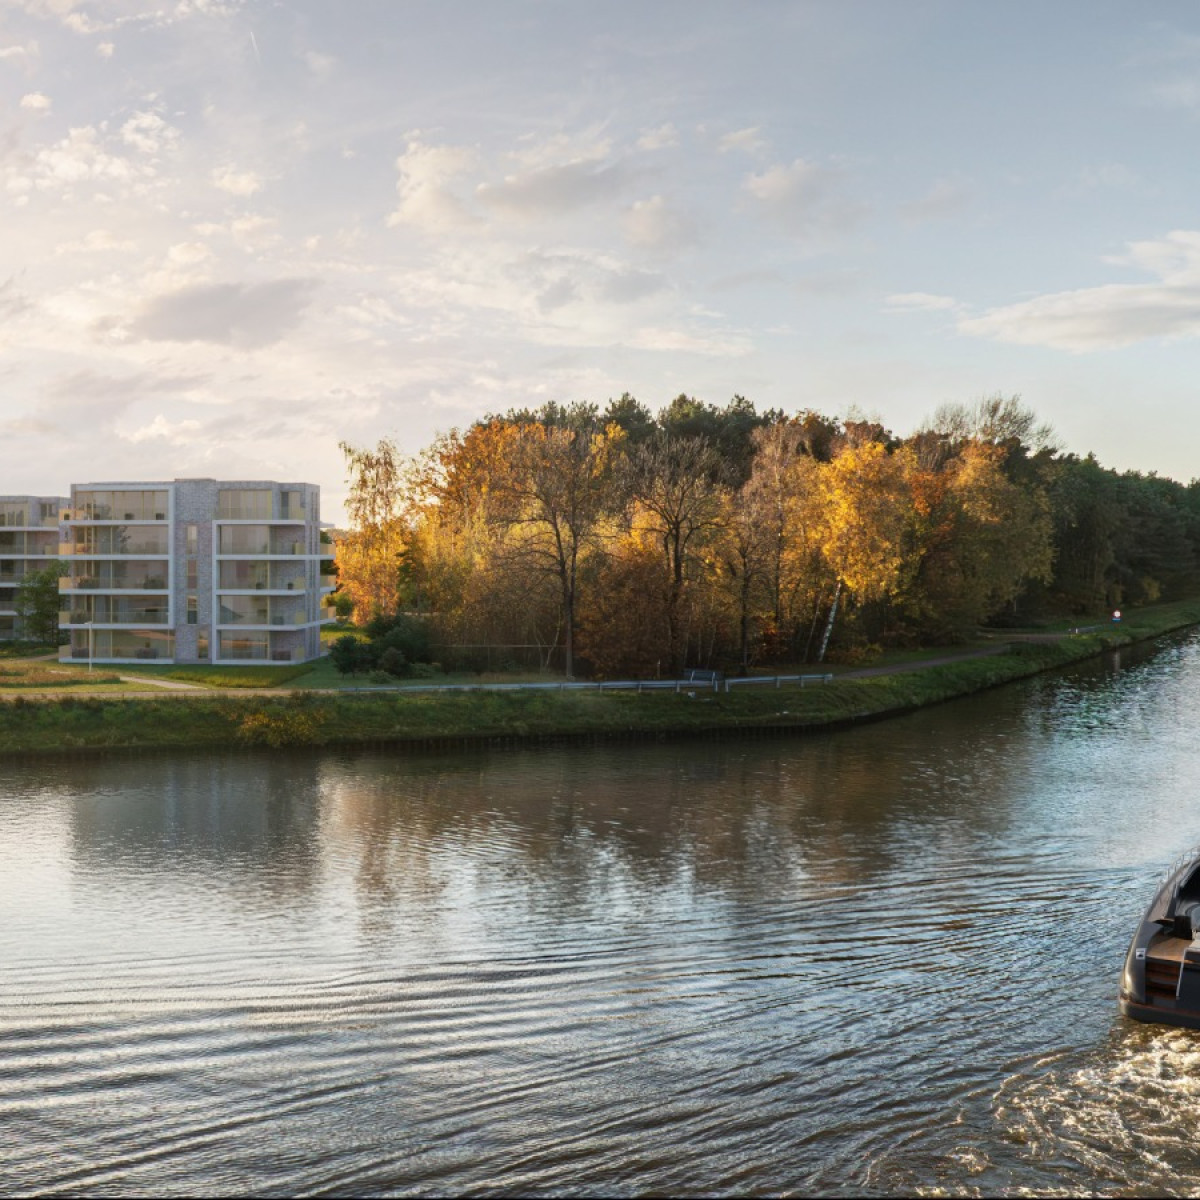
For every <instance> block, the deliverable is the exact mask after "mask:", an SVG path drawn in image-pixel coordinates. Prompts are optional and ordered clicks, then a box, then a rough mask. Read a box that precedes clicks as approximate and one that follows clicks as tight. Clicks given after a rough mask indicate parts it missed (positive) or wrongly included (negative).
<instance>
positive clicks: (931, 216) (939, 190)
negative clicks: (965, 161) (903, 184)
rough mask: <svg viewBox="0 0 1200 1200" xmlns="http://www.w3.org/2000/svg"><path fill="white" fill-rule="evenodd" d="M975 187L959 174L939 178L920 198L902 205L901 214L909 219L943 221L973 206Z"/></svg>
mask: <svg viewBox="0 0 1200 1200" xmlns="http://www.w3.org/2000/svg"><path fill="white" fill-rule="evenodd" d="M974 199H975V188H974V187H973V186H972V184H971V183H970V181H969V180H967V179H964V178H962V177H961V176H959V175H949V176H946V177H945V178H942V179H939V180H937V181H936V182H935V183H934V184H933V186H932V187H931V188H930V189H929V190H928V191H927V192H926V193H925V195H923V196H922V197H921V198H920V199H919V200H914V201H912V202H911V203H909V204H903V205H901V206H900V214H901V216H903V217H904V218H906V219H907V220H909V221H941V220H945V219H946V218H947V217H956V216H958V215H959V214H960V213H962V212H964V211H965V210H966V209H968V208H969V207H970V206H971V203H972V202H973V201H974Z"/></svg>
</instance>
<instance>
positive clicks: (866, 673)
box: [0, 625, 1104, 702]
mask: <svg viewBox="0 0 1200 1200" xmlns="http://www.w3.org/2000/svg"><path fill="white" fill-rule="evenodd" d="M1101 628H1104V627H1103V626H1100V625H1090V626H1085V627H1081V628H1079V629H1072V630H1070V631H1069V632H1068V633H1023V634H1022V633H1018V634H1012V635H1009V636H1008V637H1006V638H1005V639H1004V640H1003V641H1000V642H997V643H996V645H994V646H984V647H976V648H974V649H971V650H961V651H957V652H955V653H951V654H944V655H939V656H938V657H937V658H922V659H915V660H913V661H912V662H907V663H892V664H890V665H886V666H879V667H856V668H854V669H853V670H850V671H839V672H837V674H835V675H834V676H833V678H834V680H835V681H836V680H838V679H870V678H874V677H876V676H880V675H904V674H909V673H911V672H913V671H923V670H925V669H926V668H927V667H944V666H948V665H949V664H951V663H956V662H965V661H967V660H969V659H973V658H990V657H992V656H993V655H996V654H1004V653H1005V652H1006V651H1007V650H1008V648H1009V646H1010V645H1011V644H1012V643H1013V642H1056V641H1060V640H1061V639H1062V638H1064V637H1068V636H1070V634H1072V633H1087V632H1090V631H1091V630H1094V629H1101ZM120 679H121V681H122V682H123V683H132V684H141V685H144V686H147V687H151V688H157V689H160V692H159V696H157V697H156V699H157V698H164V699H165V698H166V696H168V695H169V696H172V697H175V698H179V699H186V698H188V697H192V698H198V697H203V696H208V697H211V698H219V697H238V696H275V697H280V696H287V695H289V694H290V693H291V692H293V691H302V692H306V693H308V694H310V695H321V696H339V695H344V694H346V693H350V694H354V695H367V694H371V693H381V694H384V695H396V694H397V693H404V692H411V693H417V692H420V693H423V694H425V695H428V694H429V693H430V692H435V691H447V692H452V691H458V692H461V691H484V690H490V691H506V690H507V691H516V690H519V689H530V690H537V689H542V690H545V691H554V690H557V689H558V686H559V685H558V684H557V683H544V684H536V683H534V684H491V685H489V684H453V683H452V684H443V685H439V684H419V685H408V686H406V685H404V684H396V685H394V686H387V685H385V686H382V687H378V688H376V687H367V686H364V687H357V688H294V689H293V688H214V687H204V686H200V685H198V684H194V683H183V682H181V681H179V680H177V679H160V678H155V677H153V676H149V675H122V676H120ZM616 686H619V685H616ZM628 686H629V687H630V688H634V687H636V686H637V685H636V683H634V682H632V681H631V682H629V684H628ZM692 686H700V687H703V686H704V685H703V684H701V685H692ZM17 696H23V697H24V698H25V699H26V700H58V699H60V698H62V697H63V696H78V697H79V698H81V699H83V698H87V699H108V700H136V699H139V698H141V699H144V698H145V696H146V693H145V692H109V691H88V690H86V688H83V687H72V688H59V689H50V690H43V691H37V692H34V691H20V692H17V691H14V692H8V693H5V692H0V702H3V701H4V700H13V699H16V697H17Z"/></svg>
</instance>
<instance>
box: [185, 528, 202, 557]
mask: <svg viewBox="0 0 1200 1200" xmlns="http://www.w3.org/2000/svg"><path fill="white" fill-rule="evenodd" d="M187 552H188V553H189V554H199V553H200V529H199V526H197V525H189V526H188V527H187Z"/></svg>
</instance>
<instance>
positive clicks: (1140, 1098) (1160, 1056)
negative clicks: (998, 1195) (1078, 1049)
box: [994, 1029, 1200, 1195]
mask: <svg viewBox="0 0 1200 1200" xmlns="http://www.w3.org/2000/svg"><path fill="white" fill-rule="evenodd" d="M1098 1058H1099V1061H1093V1062H1091V1063H1088V1064H1086V1065H1083V1066H1080V1065H1079V1064H1078V1063H1077V1062H1076V1063H1074V1064H1071V1065H1067V1064H1066V1063H1064V1062H1062V1060H1061V1058H1060V1057H1059V1056H1052V1057H1051V1058H1048V1059H1043V1060H1042V1061H1041V1062H1040V1063H1038V1064H1036V1066H1035V1068H1034V1070H1033V1072H1032V1075H1033V1077H1032V1078H1031V1077H1030V1073H1029V1072H1022V1074H1021V1076H1020V1077H1019V1078H1018V1077H1013V1078H1011V1079H1009V1080H1008V1081H1006V1082H1005V1083H1004V1084H1003V1085H1002V1086H1001V1087H1000V1089H999V1090H998V1091H997V1093H996V1095H995V1097H994V1111H995V1118H996V1122H997V1125H998V1127H999V1128H998V1132H999V1133H1000V1134H1001V1137H1002V1139H1003V1141H1004V1142H1005V1143H1007V1144H1008V1145H1010V1146H1011V1147H1012V1148H1013V1150H1014V1152H1015V1157H1016V1159H1018V1160H1024V1163H1025V1164H1026V1169H1028V1168H1033V1170H1032V1172H1030V1174H1031V1175H1032V1176H1033V1178H1031V1179H1030V1180H1029V1184H1028V1186H1029V1187H1030V1189H1031V1190H1033V1191H1035V1192H1039V1193H1044V1192H1045V1191H1046V1190H1047V1188H1048V1189H1049V1191H1051V1192H1053V1193H1054V1194H1058V1195H1071V1194H1080V1193H1084V1194H1089V1195H1104V1194H1120V1195H1128V1194H1130V1192H1131V1191H1136V1192H1137V1193H1140V1194H1145V1195H1194V1194H1195V1193H1196V1191H1197V1189H1198V1188H1200V1137H1198V1136H1197V1133H1198V1131H1200V1037H1197V1035H1196V1034H1195V1033H1191V1032H1187V1031H1184V1030H1167V1029H1138V1030H1132V1031H1127V1030H1124V1029H1122V1030H1118V1031H1115V1032H1114V1034H1113V1037H1112V1039H1111V1041H1110V1042H1109V1043H1108V1045H1107V1046H1106V1047H1105V1048H1104V1049H1103V1050H1101V1051H1099V1052H1098ZM1014 1165H1015V1164H1014ZM1072 1175H1077V1176H1078V1177H1079V1180H1080V1186H1079V1188H1078V1189H1074V1188H1072V1187H1071V1186H1070V1185H1069V1184H1067V1186H1065V1187H1064V1185H1063V1180H1064V1178H1065V1179H1070V1178H1071V1176H1072ZM1025 1177H1026V1172H1025V1171H1023V1170H1020V1169H1017V1170H1014V1171H1013V1177H1012V1183H1015V1184H1018V1186H1017V1187H1016V1188H1012V1187H1011V1185H1010V1187H1009V1188H1006V1189H1005V1190H1010V1191H1013V1190H1015V1191H1018V1192H1020V1191H1024V1190H1025V1189H1024V1188H1023V1187H1020V1186H1019V1184H1020V1183H1024V1182H1025Z"/></svg>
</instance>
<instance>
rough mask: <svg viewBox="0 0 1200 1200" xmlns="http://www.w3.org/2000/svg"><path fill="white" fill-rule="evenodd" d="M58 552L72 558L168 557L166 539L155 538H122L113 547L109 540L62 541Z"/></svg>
mask: <svg viewBox="0 0 1200 1200" xmlns="http://www.w3.org/2000/svg"><path fill="white" fill-rule="evenodd" d="M58 552H59V554H62V555H65V556H67V557H74V558H128V557H129V556H131V555H137V556H138V557H139V558H168V557H170V556H169V553H168V550H167V545H166V540H165V539H164V540H163V541H158V540H157V539H156V540H154V541H149V542H135V541H133V540H131V539H129V538H125V539H122V540H121V541H120V542H119V543H118V544H117V546H116V548H115V549H114V548H113V542H112V541H111V540H107V539H106V540H103V541H87V542H64V543H63V544H62V545H61V546H59V547H58Z"/></svg>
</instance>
